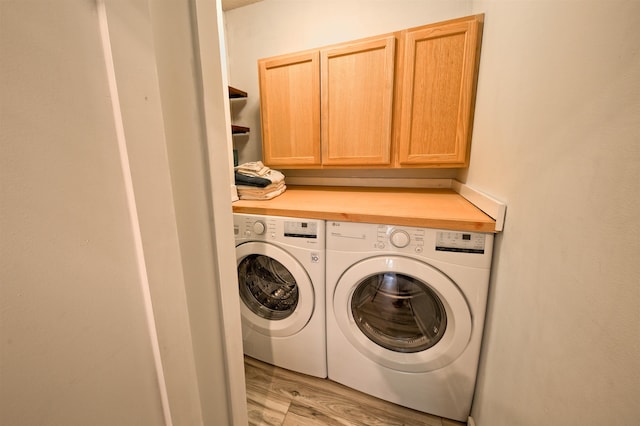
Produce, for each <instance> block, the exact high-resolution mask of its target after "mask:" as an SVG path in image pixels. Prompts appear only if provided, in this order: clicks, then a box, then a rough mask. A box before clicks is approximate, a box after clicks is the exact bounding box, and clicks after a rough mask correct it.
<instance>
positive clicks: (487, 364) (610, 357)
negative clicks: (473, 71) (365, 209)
mask: <svg viewBox="0 0 640 426" xmlns="http://www.w3.org/2000/svg"><path fill="white" fill-rule="evenodd" d="M482 12H484V13H485V14H486V15H485V26H484V37H483V45H482V59H481V64H480V76H479V82H478V94H477V101H476V116H475V126H474V135H473V142H472V151H471V166H470V168H469V169H468V171H461V172H460V173H457V176H458V177H459V178H460V179H461V180H463V181H466V182H467V183H468V184H469V185H471V186H472V187H474V188H477V189H480V190H483V191H485V192H487V193H489V194H491V195H493V196H495V197H497V198H498V199H501V200H503V201H505V202H506V203H507V205H508V208H507V218H506V227H505V231H504V233H503V234H501V235H499V236H498V238H497V243H496V244H497V245H496V248H497V250H496V259H495V262H494V271H493V276H492V283H491V297H490V304H489V311H488V316H487V328H486V338H485V346H484V350H483V355H482V359H481V363H480V377H479V381H478V386H477V394H476V397H475V400H474V407H473V411H472V413H473V415H474V418H475V420H476V424H477V425H478V426H513V425H518V426H529V425H531V426H534V425H539V424H549V425H558V424H563V425H565V424H566V425H601V424H610V423H615V424H620V425H631V424H636V423H637V413H636V410H635V406H636V401H637V399H638V398H639V397H640V361H638V357H637V356H636V355H637V353H638V350H639V349H640V339H638V336H639V335H640V309H638V306H640V286H638V283H639V282H640V262H638V260H637V259H638V255H639V254H640V222H639V219H638V214H637V211H638V208H640V191H639V190H638V182H640V172H639V171H640V143H639V140H640V123H639V120H640V85H639V84H640V51H639V48H640V43H639V42H638V40H640V33H639V29H640V2H637V1H626V2H621V1H542V0H540V1H533V0H532V1H473V2H471V1H462V2H442V1H435V0H424V1H412V0H381V1H356V0H352V1H340V2H327V1H322V0H308V1H304V2H300V1H293V0H290V1H286V0H264V1H263V2H260V3H256V4H253V5H250V6H246V7H242V8H239V9H235V10H231V11H229V12H227V13H226V15H225V16H226V22H227V34H228V44H229V56H230V79H231V82H232V84H234V85H238V86H240V87H242V88H244V89H246V90H247V91H249V96H250V98H249V100H248V101H247V103H246V105H245V106H244V107H243V108H242V109H241V111H236V113H235V115H236V119H237V120H242V121H243V122H247V123H249V125H250V126H251V127H252V129H253V128H254V127H255V128H257V126H258V125H259V112H258V111H259V110H258V109H257V108H258V107H257V102H258V100H257V97H256V96H255V94H257V93H258V82H257V65H256V60H257V59H258V58H261V57H268V56H272V55H277V54H280V53H286V52H290V51H296V50H303V49H307V48H312V47H317V46H321V45H326V44H330V43H335V42H340V41H344V40H349V39H353V38H358V37H364V36H369V35H374V34H379V33H384V32H388V31H392V30H397V29H401V28H406V27H410V26H415V25H421V24H426V23H430V22H434V21H438V20H443V19H448V18H453V17H458V16H464V15H470V14H475V13H482ZM255 133H257V132H254V131H253V130H252V136H251V138H252V140H251V141H249V142H245V146H242V145H241V146H238V141H236V146H237V147H238V148H240V149H241V150H243V149H244V150H245V155H246V157H245V158H247V159H255V158H259V146H258V147H256V146H253V145H252V141H255V140H256V139H254V138H257V137H259V135H255ZM380 174H381V173H379V172H373V173H372V175H380Z"/></svg>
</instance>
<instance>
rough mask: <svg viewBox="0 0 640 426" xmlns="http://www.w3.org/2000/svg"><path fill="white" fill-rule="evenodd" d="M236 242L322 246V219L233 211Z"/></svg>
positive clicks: (323, 234)
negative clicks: (247, 213) (269, 242)
mask: <svg viewBox="0 0 640 426" xmlns="http://www.w3.org/2000/svg"><path fill="white" fill-rule="evenodd" d="M233 232H234V234H235V239H236V243H240V242H246V241H272V242H279V243H284V244H289V245H293V246H297V247H309V248H310V247H324V241H325V230H324V221H323V220H316V219H301V218H293V217H283V216H266V215H246V214H238V213H234V215H233Z"/></svg>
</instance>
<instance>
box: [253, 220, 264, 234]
mask: <svg viewBox="0 0 640 426" xmlns="http://www.w3.org/2000/svg"><path fill="white" fill-rule="evenodd" d="M264 229H265V228H264V223H263V222H255V223H254V224H253V232H255V233H256V234H258V235H262V234H264Z"/></svg>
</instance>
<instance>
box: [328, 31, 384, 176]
mask: <svg viewBox="0 0 640 426" xmlns="http://www.w3.org/2000/svg"><path fill="white" fill-rule="evenodd" d="M395 46H396V38H395V37H394V36H386V37H380V38H374V39H367V40H364V41H360V42H354V43H347V44H342V45H339V46H335V47H330V48H325V49H321V50H320V66H321V71H320V76H321V82H322V83H321V96H320V99H321V105H322V107H321V117H322V120H321V122H322V132H321V141H322V142H321V145H322V164H323V165H327V166H337V165H349V166H372V165H376V166H378V165H390V164H391V137H392V135H391V124H392V121H391V120H392V112H393V87H394V85H393V83H394V78H393V77H394V68H395Z"/></svg>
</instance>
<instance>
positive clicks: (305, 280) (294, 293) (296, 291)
mask: <svg viewBox="0 0 640 426" xmlns="http://www.w3.org/2000/svg"><path fill="white" fill-rule="evenodd" d="M236 261H237V270H238V275H239V276H238V285H239V286H240V287H241V288H239V291H240V295H241V300H242V303H241V305H240V311H241V314H242V322H243V324H244V325H246V326H248V327H250V328H252V329H254V330H256V331H258V332H260V333H262V334H264V335H267V336H274V337H284V336H290V335H293V334H295V333H297V332H299V331H300V330H302V329H303V328H304V326H305V325H306V324H307V323H308V322H309V320H310V319H311V315H312V314H313V308H314V304H315V301H314V291H313V284H312V283H311V279H310V278H309V275H308V274H307V272H306V271H305V269H304V267H303V266H302V265H301V264H300V262H298V261H297V260H296V259H295V258H294V257H293V256H291V255H290V254H288V253H287V252H286V251H284V250H283V249H281V248H279V247H277V246H275V245H272V244H269V243H262V242H248V243H244V244H241V245H239V246H237V247H236ZM248 261H251V262H253V263H261V264H262V265H261V266H257V267H249V268H246V267H245V266H246V265H247V262H248ZM241 265H242V268H241ZM264 265H266V266H264ZM260 268H266V269H269V271H267V272H268V274H267V272H265V274H266V275H268V276H267V277H266V278H265V277H258V276H255V277H247V276H245V275H243V276H240V274H241V273H243V274H246V272H247V269H252V270H254V271H255V270H256V269H260ZM256 281H265V282H262V283H256ZM266 281H269V282H266ZM249 287H252V288H249ZM256 287H260V288H257V289H256ZM260 292H262V293H263V294H262V295H260V294H259V293H260Z"/></svg>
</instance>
